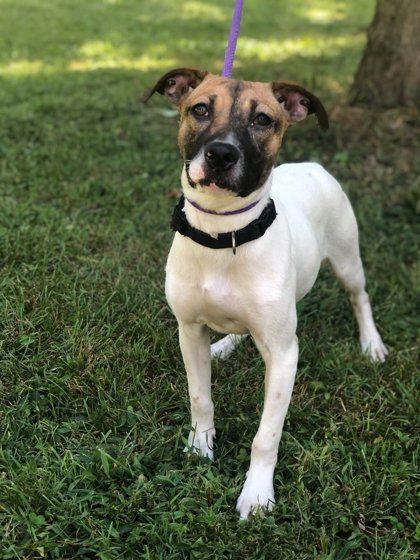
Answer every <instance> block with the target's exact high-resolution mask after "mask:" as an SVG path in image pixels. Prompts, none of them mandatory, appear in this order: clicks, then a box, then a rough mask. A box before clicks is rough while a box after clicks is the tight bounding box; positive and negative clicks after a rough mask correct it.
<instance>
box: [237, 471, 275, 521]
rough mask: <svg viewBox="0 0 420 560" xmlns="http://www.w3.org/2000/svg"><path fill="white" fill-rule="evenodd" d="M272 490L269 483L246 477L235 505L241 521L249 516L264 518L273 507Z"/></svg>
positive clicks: (271, 485)
mask: <svg viewBox="0 0 420 560" xmlns="http://www.w3.org/2000/svg"><path fill="white" fill-rule="evenodd" d="M274 503H275V501H274V488H273V484H272V482H271V480H270V481H268V482H264V481H263V480H255V477H249V475H248V477H247V479H246V481H245V484H244V487H243V489H242V492H241V494H240V496H239V498H238V501H237V503H236V511H237V512H238V513H239V516H240V518H241V519H247V518H248V516H249V515H250V514H257V515H261V516H264V514H265V512H269V511H271V510H272V509H273V507H274Z"/></svg>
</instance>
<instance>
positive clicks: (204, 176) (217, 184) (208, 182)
mask: <svg viewBox="0 0 420 560" xmlns="http://www.w3.org/2000/svg"><path fill="white" fill-rule="evenodd" d="M190 167H191V162H190V161H187V162H185V172H186V176H187V180H188V184H189V185H190V187H192V188H193V189H196V188H198V187H202V188H204V189H208V190H210V191H212V192H218V191H230V192H231V193H232V194H234V195H235V196H238V194H239V193H240V190H241V183H240V181H239V180H238V178H234V177H232V176H231V175H232V173H230V172H229V171H227V172H224V173H220V172H215V171H212V170H203V171H202V173H201V174H200V177H199V178H198V179H197V180H194V179H193V178H192V177H191V173H190Z"/></svg>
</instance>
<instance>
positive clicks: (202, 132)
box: [178, 75, 288, 196]
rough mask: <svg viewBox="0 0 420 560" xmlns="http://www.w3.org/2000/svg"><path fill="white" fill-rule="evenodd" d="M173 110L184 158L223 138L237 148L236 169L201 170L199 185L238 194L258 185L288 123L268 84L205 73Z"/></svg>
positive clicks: (195, 154)
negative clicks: (177, 116) (212, 185)
mask: <svg viewBox="0 0 420 560" xmlns="http://www.w3.org/2000/svg"><path fill="white" fill-rule="evenodd" d="M179 110H180V116H181V120H180V127H179V133H178V143H179V147H180V151H181V154H182V156H183V158H184V160H185V161H191V160H193V159H194V157H195V156H197V154H198V153H199V152H200V151H202V150H205V149H206V146H209V145H211V143H212V142H214V141H221V142H224V141H228V142H230V143H232V144H234V145H235V146H236V148H238V149H239V152H240V160H239V162H238V166H237V168H236V170H232V169H230V170H227V171H225V170H224V171H223V173H222V172H219V173H216V172H215V171H214V170H210V169H207V173H206V177H205V179H204V181H203V184H209V183H210V182H215V183H216V184H218V185H219V186H222V187H224V188H228V189H230V190H233V191H234V192H236V193H237V194H239V195H240V196H247V195H248V194H250V193H251V192H252V191H253V190H256V189H258V188H259V187H260V186H262V184H263V183H264V182H265V180H266V179H267V177H268V175H269V173H270V171H271V168H272V167H273V165H274V163H275V160H276V156H277V153H278V151H279V149H280V145H281V140H282V137H283V133H284V131H285V129H286V128H287V124H288V123H287V119H286V117H285V114H284V111H283V109H282V107H281V105H280V104H279V102H278V101H277V99H276V98H275V96H274V94H273V91H272V89H271V87H270V85H269V84H264V83H260V82H245V81H238V80H230V79H226V78H221V77H219V76H213V75H209V76H207V77H206V79H205V80H203V82H202V83H201V84H200V85H199V86H198V87H197V88H196V89H194V90H193V91H192V92H190V93H189V95H188V96H186V97H185V98H184V99H183V100H182V101H181V103H180V105H179ZM238 169H240V173H241V177H239V178H238ZM233 177H235V180H234V179H233Z"/></svg>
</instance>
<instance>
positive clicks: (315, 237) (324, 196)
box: [144, 68, 387, 519]
mask: <svg viewBox="0 0 420 560" xmlns="http://www.w3.org/2000/svg"><path fill="white" fill-rule="evenodd" d="M156 92H157V93H159V94H161V95H163V96H165V97H166V98H167V99H168V100H169V101H170V102H171V103H172V104H173V105H175V106H176V107H177V108H178V110H179V115H180V122H179V133H178V144H179V148H180V152H181V155H182V158H183V160H184V165H183V170H182V175H181V183H182V190H183V195H182V198H181V199H180V201H179V203H178V205H177V207H176V209H175V211H174V214H173V218H172V227H173V229H174V230H175V231H176V233H175V237H174V240H173V244H172V247H171V249H170V252H169V256H168V260H167V267H166V297H167V300H168V303H169V305H170V307H171V309H172V311H173V313H174V315H175V317H176V319H177V321H178V325H179V342H180V348H181V353H182V356H183V360H184V364H185V369H186V372H187V377H188V390H189V397H190V404H191V426H192V430H191V432H190V433H189V436H188V445H187V449H188V450H191V451H193V452H195V453H198V454H199V455H201V456H203V457H208V458H209V459H213V440H214V438H215V429H214V419H213V402H212V398H211V358H212V357H221V358H226V357H227V356H228V355H229V354H230V353H231V352H232V350H233V349H234V347H235V346H236V345H237V344H238V343H239V342H240V340H241V339H242V338H243V337H244V336H247V334H250V335H251V336H252V338H253V340H254V342H255V344H256V346H257V348H258V350H259V351H260V353H261V355H262V358H263V360H264V363H265V367H266V372H265V397H264V408H263V412H262V416H261V420H260V424H259V428H258V431H257V434H256V435H255V437H254V440H253V443H252V449H251V461H250V467H249V470H248V473H247V476H246V480H245V483H244V486H243V489H242V492H241V494H240V496H239V498H238V501H237V506H236V509H237V511H238V512H239V515H240V517H241V518H242V519H246V518H247V517H248V516H249V514H250V513H252V512H257V511H260V513H262V514H264V511H270V510H271V509H272V507H273V504H274V489H273V473H274V468H275V465H276V462H277V453H278V446H279V442H280V438H281V434H282V429H283V423H284V419H285V416H286V412H287V409H288V406H289V403H290V399H291V395H292V390H293V385H294V379H295V374H296V368H297V362H298V340H297V337H296V324H297V318H296V302H297V301H298V300H300V299H301V298H303V296H304V295H305V294H306V293H307V292H308V291H309V290H310V289H311V288H312V286H313V284H314V283H315V279H316V277H317V274H318V271H319V268H320V265H321V262H322V261H325V260H326V261H329V263H330V264H331V266H332V269H333V271H334V272H335V274H336V276H337V277H338V279H339V280H340V281H341V282H342V284H343V285H344V287H345V288H346V289H347V290H348V291H349V292H350V298H351V302H352V305H353V308H354V312H355V315H356V319H357V322H358V326H359V333H360V343H361V347H362V351H363V352H365V353H366V354H367V355H368V356H369V357H370V359H371V360H372V361H379V362H383V361H384V360H385V357H386V355H387V349H386V347H385V345H384V343H383V342H382V340H381V337H380V335H379V333H378V330H377V328H376V326H375V323H374V320H373V317H372V310H371V306H370V303H369V298H368V295H367V293H366V291H365V276H364V271H363V265H362V261H361V259H360V254H359V244H358V229H357V223H356V219H355V216H354V213H353V210H352V207H351V206H350V203H349V201H348V198H347V196H346V195H345V194H344V192H343V191H342V189H341V187H340V185H339V184H338V182H337V181H336V180H335V179H334V178H333V177H332V176H331V175H330V174H329V173H328V172H327V171H326V170H325V169H324V168H323V167H322V166H321V165H319V164H316V163H298V164H284V165H281V166H279V167H277V168H275V169H274V164H275V161H276V157H277V154H278V152H279V149H280V146H281V142H282V138H283V134H284V132H285V131H286V129H287V128H288V127H289V126H290V125H293V124H294V123H297V122H299V121H301V120H303V119H304V118H306V117H307V116H308V115H310V114H314V115H316V117H317V119H318V123H319V125H320V127H321V128H322V129H326V128H328V116H327V113H326V111H325V108H324V106H323V104H322V103H321V101H320V100H319V99H318V98H317V97H316V96H315V95H314V94H313V93H311V92H309V91H308V90H306V89H305V88H304V87H303V86H301V85H299V84H297V83H294V82H290V81H273V82H271V83H260V82H249V81H240V80H235V79H229V78H224V77H220V76H217V75H213V74H211V73H208V72H205V71H202V70H197V69H193V68H177V69H174V70H172V71H170V72H168V73H167V74H165V75H164V76H163V77H162V78H161V79H160V80H159V81H158V82H157V83H156V85H155V86H154V87H153V88H151V89H150V90H149V91H147V92H146V94H145V96H144V101H147V100H148V99H149V98H150V97H151V96H152V95H153V94H154V93H156ZM209 329H212V330H214V331H217V332H220V333H224V334H226V336H225V337H224V338H222V339H221V340H220V341H218V342H216V343H214V344H212V345H211V344H210V335H209Z"/></svg>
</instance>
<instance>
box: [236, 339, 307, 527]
mask: <svg viewBox="0 0 420 560" xmlns="http://www.w3.org/2000/svg"><path fill="white" fill-rule="evenodd" d="M254 339H255V342H256V344H257V346H258V348H259V350H260V352H261V354H262V356H263V358H264V362H265V365H266V374H265V398H264V409H263V413H262V417H261V421H260V425H259V428H258V432H257V434H256V436H255V437H254V441H253V443H252V450H251V464H250V467H249V471H248V474H247V477H246V481H245V484H244V487H243V489H242V492H241V495H240V496H239V499H238V502H237V506H236V509H237V511H238V512H239V514H240V516H241V519H246V518H247V517H248V515H249V514H250V513H251V512H252V511H256V510H258V509H265V510H268V511H269V510H271V509H272V507H273V505H274V488H273V474H274V467H275V466H276V463H277V452H278V446H279V442H280V438H281V434H282V430H283V423H284V419H285V416H286V412H287V409H288V407H289V403H290V399H291V396H292V391H293V384H294V380H295V375H296V368H297V360H298V342H297V338H296V336H294V337H293V339H292V340H291V341H290V342H289V344H287V345H285V344H282V345H281V347H280V346H279V344H278V341H273V342H274V345H273V344H272V343H271V342H269V343H267V342H266V341H260V340H258V338H255V337H254Z"/></svg>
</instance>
